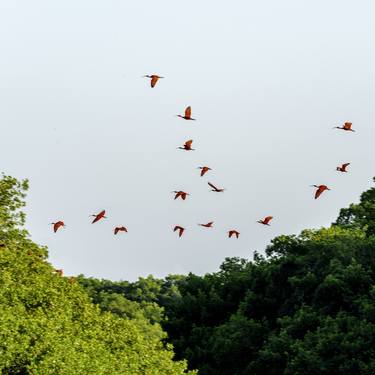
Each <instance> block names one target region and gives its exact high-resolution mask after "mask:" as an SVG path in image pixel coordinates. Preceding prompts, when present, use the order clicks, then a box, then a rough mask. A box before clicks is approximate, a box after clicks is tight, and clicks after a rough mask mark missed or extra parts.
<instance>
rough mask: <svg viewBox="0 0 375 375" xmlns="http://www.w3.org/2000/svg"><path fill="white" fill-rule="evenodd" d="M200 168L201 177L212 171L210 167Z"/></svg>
mask: <svg viewBox="0 0 375 375" xmlns="http://www.w3.org/2000/svg"><path fill="white" fill-rule="evenodd" d="M198 169H200V170H201V177H203V176H204V175H205V174H206V173H207V172H208V171H211V170H212V169H211V168H210V167H206V166H204V167H198Z"/></svg>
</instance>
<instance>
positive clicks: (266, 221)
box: [257, 216, 273, 226]
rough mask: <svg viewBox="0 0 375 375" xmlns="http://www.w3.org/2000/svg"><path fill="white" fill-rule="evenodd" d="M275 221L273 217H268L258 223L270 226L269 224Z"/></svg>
mask: <svg viewBox="0 0 375 375" xmlns="http://www.w3.org/2000/svg"><path fill="white" fill-rule="evenodd" d="M272 219H273V216H267V217H265V218H264V219H263V220H258V221H257V223H259V224H263V225H268V226H269V225H270V224H269V222H270V221H271V220H272Z"/></svg>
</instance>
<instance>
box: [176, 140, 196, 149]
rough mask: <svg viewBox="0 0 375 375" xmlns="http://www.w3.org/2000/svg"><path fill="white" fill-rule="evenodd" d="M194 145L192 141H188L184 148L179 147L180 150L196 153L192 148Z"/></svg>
mask: <svg viewBox="0 0 375 375" xmlns="http://www.w3.org/2000/svg"><path fill="white" fill-rule="evenodd" d="M192 143H193V140H192V139H189V140H188V141H186V142H185V143H184V145H183V147H178V148H179V149H180V150H186V151H194V148H191V145H192Z"/></svg>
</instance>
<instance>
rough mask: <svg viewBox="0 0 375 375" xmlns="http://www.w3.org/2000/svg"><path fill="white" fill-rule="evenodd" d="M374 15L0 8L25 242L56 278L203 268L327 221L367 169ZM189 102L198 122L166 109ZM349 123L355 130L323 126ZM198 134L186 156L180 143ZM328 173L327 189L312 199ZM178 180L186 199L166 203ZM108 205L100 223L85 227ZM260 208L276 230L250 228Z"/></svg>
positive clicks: (356, 9)
mask: <svg viewBox="0 0 375 375" xmlns="http://www.w3.org/2000/svg"><path fill="white" fill-rule="evenodd" d="M374 12H375V5H374V4H373V2H372V1H342V0H341V1H334V0H332V1H322V0H318V1H309V2H307V1H301V0H295V1H291V0H286V1H278V0H273V1H247V0H246V1H245V0H243V1H213V0H210V1H198V0H191V1H189V2H179V1H175V0H174V1H173V0H170V1H163V0H159V1H138V0H137V1H129V0H121V1H110V0H106V1H104V0H103V1H95V0H74V1H73V0H65V1H50V0H45V1H41V0H34V1H28V0H24V1H21V0H0V51H1V59H0V124H1V128H2V136H1V138H0V160H1V170H2V171H4V172H5V173H6V174H11V175H13V176H16V177H18V178H29V179H30V183H31V187H30V192H29V195H28V199H27V201H28V208H27V213H28V220H27V228H28V229H29V230H30V232H31V234H32V237H33V239H34V240H35V241H36V242H38V243H39V244H41V245H47V246H48V247H49V253H50V261H51V262H52V263H53V265H54V266H55V267H56V268H63V269H64V270H65V272H66V274H78V273H84V274H85V275H87V276H95V277H104V278H110V279H114V280H115V279H129V280H134V279H135V278H137V277H138V276H145V275H147V274H149V273H152V274H154V275H156V276H165V275H167V274H168V273H187V272H189V271H192V272H194V273H198V274H202V273H205V272H212V271H215V270H217V269H218V267H219V265H220V263H221V262H222V261H223V260H224V258H225V257H227V256H241V257H246V258H251V257H252V252H253V250H258V251H261V252H263V251H264V249H265V246H266V245H267V244H268V243H269V241H270V240H271V239H272V238H273V237H275V236H277V235H279V234H291V233H299V232H300V230H301V229H303V228H311V227H320V226H322V225H329V224H330V223H331V222H332V221H333V220H334V219H335V218H336V216H337V214H338V210H339V209H340V208H341V207H345V206H347V205H348V204H349V203H351V202H354V201H357V200H358V198H359V195H360V193H361V192H362V191H363V190H365V189H367V188H368V187H370V186H371V185H372V177H373V175H374V174H375V173H374V172H375V169H374V162H375V156H374V146H373V145H374V138H375V130H374V123H373V120H374V118H375V105H374V99H375V85H374V82H375V52H374V51H375V50H374V45H375V24H374V22H373V16H374ZM152 73H156V74H160V75H163V76H165V77H166V78H165V79H163V80H161V81H159V83H158V85H157V87H156V88H154V89H151V88H150V87H149V81H148V80H147V79H146V78H141V76H143V75H145V74H152ZM187 105H191V106H192V109H193V117H196V118H197V119H198V121H196V122H186V121H184V120H182V119H180V118H177V117H175V115H176V114H179V113H183V110H184V108H185V107H186V106H187ZM346 120H349V121H352V122H353V128H355V129H356V130H357V132H356V133H345V132H342V131H339V130H332V127H333V126H334V125H339V124H342V123H343V122H344V121H346ZM190 138H191V139H193V140H194V148H196V151H194V152H185V151H181V150H176V147H178V146H180V145H182V143H183V142H184V141H186V140H188V139H190ZM343 162H351V163H352V164H351V165H350V167H349V173H348V174H339V173H338V172H336V171H335V168H336V166H337V165H339V164H341V163H343ZM204 164H206V165H209V166H210V167H212V168H213V171H212V172H210V173H209V174H207V175H206V176H205V177H204V178H200V177H199V170H197V169H196V167H198V166H199V165H204ZM207 181H211V182H213V183H216V184H218V185H219V186H223V187H225V188H226V189H227V190H226V191H225V193H224V194H215V193H211V192H209V187H208V186H207ZM321 183H324V184H327V185H328V186H329V187H331V188H332V191H329V192H325V193H324V194H323V195H322V197H321V198H319V199H318V200H317V201H314V199H313V193H314V189H313V188H312V187H310V186H309V185H311V184H321ZM175 189H177V190H180V189H182V190H185V191H187V192H189V193H191V196H190V197H188V199H187V200H186V201H185V202H182V201H173V195H172V194H171V193H170V192H171V191H172V190H175ZM101 209H106V210H107V216H108V219H106V220H105V221H103V222H99V223H97V224H95V225H91V224H90V223H91V219H90V218H89V217H88V215H90V214H93V213H97V212H99V211H100V210H101ZM266 215H273V216H274V217H275V219H274V221H273V223H272V226H271V227H263V226H261V225H260V224H257V223H256V222H255V221H256V220H258V219H259V218H262V217H264V216H266ZM59 219H62V220H64V221H65V223H66V225H67V228H65V229H64V230H61V231H59V232H58V233H57V234H54V233H53V232H52V228H51V227H50V226H48V223H50V222H51V221H55V220H59ZM210 220H214V221H215V224H214V228H213V229H208V230H207V229H206V230H205V229H204V228H200V227H198V226H197V223H199V222H207V221H210ZM175 224H180V225H182V226H185V227H186V228H187V230H186V233H185V235H184V236H183V238H181V239H179V238H178V237H177V234H176V233H173V232H172V228H173V226H174V225H175ZM115 225H125V226H127V227H128V229H129V233H128V234H123V233H121V234H119V235H118V236H116V237H115V236H114V235H113V232H112V229H113V227H114V226H115ZM229 229H238V230H239V231H240V232H241V236H240V238H239V239H238V240H236V239H228V238H227V237H226V236H227V234H226V232H227V231H228V230H229Z"/></svg>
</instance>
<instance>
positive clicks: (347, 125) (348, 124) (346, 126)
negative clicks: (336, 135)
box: [333, 122, 355, 132]
mask: <svg viewBox="0 0 375 375" xmlns="http://www.w3.org/2000/svg"><path fill="white" fill-rule="evenodd" d="M333 129H341V130H345V131H348V132H355V130H353V129H352V123H351V122H345V123H344V125H343V126H335V127H334V128H333Z"/></svg>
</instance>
